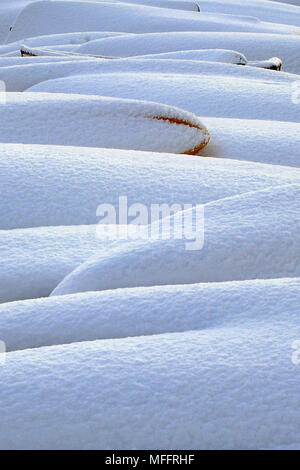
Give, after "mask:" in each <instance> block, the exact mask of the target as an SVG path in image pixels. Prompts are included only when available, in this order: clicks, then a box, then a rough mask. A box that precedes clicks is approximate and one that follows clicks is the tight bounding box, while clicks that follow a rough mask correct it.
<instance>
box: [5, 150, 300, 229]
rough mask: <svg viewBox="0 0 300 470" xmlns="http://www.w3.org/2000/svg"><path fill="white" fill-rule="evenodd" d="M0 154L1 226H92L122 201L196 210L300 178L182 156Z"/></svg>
mask: <svg viewBox="0 0 300 470" xmlns="http://www.w3.org/2000/svg"><path fill="white" fill-rule="evenodd" d="M0 155H1V158H0V187H1V193H0V223H1V226H0V228H1V229H15V228H27V227H39V226H53V225H84V224H96V223H98V221H99V218H98V217H97V216H96V210H97V207H98V205H99V204H103V203H105V204H112V205H113V206H114V207H116V208H117V207H118V204H119V197H120V196H127V198H128V206H130V205H131V204H134V203H136V202H137V201H138V202H139V203H141V204H145V205H146V206H147V208H150V205H151V204H153V203H156V204H163V203H166V204H170V205H172V204H174V203H176V204H181V205H183V204H194V205H196V204H204V203H207V202H210V201H214V200H217V199H222V198H226V197H229V196H234V195H238V194H241V193H246V192H249V191H254V190H259V189H263V188H266V187H270V186H278V185H279V184H281V185H285V184H292V183H299V179H300V171H299V170H298V169H296V168H285V167H280V166H274V165H263V164H259V163H251V162H238V161H234V160H225V159H224V160H223V159H213V158H212V159H211V158H199V157H193V156H187V155H180V156H179V155H178V156H176V155H174V154H169V155H168V154H165V155H161V154H157V153H149V152H134V151H124V150H123V151H122V150H109V149H88V148H79V147H77V148H76V149H75V147H55V146H51V147H49V146H39V145H21V144H1V145H0ZM153 195H155V196H154V197H153ZM37 197H38V204H37ZM32 208H34V210H33V209H32Z"/></svg>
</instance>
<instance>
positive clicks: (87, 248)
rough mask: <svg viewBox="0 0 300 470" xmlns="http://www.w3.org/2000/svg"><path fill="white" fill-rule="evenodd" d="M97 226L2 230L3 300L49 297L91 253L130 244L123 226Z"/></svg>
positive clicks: (0, 290) (0, 277) (0, 294)
mask: <svg viewBox="0 0 300 470" xmlns="http://www.w3.org/2000/svg"><path fill="white" fill-rule="evenodd" d="M97 228H98V227H97V226H96V225H76V226H58V227H36V228H27V229H15V230H0V303H3V302H11V301H15V300H23V299H33V298H38V297H47V296H48V295H49V294H50V293H51V291H52V290H53V289H54V288H55V287H56V286H57V284H58V283H59V282H61V281H62V280H63V279H64V277H65V276H66V275H67V274H69V273H70V272H71V271H73V270H74V269H75V268H76V267H77V266H78V265H79V264H81V263H82V262H83V261H85V260H87V259H88V258H89V257H90V256H92V255H94V254H95V253H98V254H100V253H103V252H105V251H106V250H107V249H108V248H113V247H120V246H121V244H122V243H125V242H126V243H128V240H127V238H126V237H125V236H124V237H122V228H121V227H120V226H118V232H116V227H115V226H105V227H104V226H103V227H102V228H103V230H102V231H100V230H97ZM133 229H134V226H131V231H132V230H133ZM104 230H106V231H107V232H106V233H105V231H104Z"/></svg>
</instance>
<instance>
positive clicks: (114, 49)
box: [77, 30, 300, 73]
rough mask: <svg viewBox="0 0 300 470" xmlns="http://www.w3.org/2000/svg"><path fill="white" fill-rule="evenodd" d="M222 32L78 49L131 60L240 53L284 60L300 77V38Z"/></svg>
mask: <svg viewBox="0 0 300 470" xmlns="http://www.w3.org/2000/svg"><path fill="white" fill-rule="evenodd" d="M219 31H220V30H216V31H215V32H212V31H211V32H209V31H207V32H196V31H193V32H192V31H191V32H189V31H186V32H169V33H153V34H151V35H150V34H134V35H130V36H127V37H125V36H124V37H122V38H117V37H116V38H107V39H100V40H95V41H91V42H89V43H86V44H85V45H82V46H80V47H78V49H77V52H79V53H83V52H85V53H87V54H96V55H97V54H98V55H108V56H116V57H129V56H137V55H145V54H158V53H161V52H174V51H184V50H191V49H220V48H221V49H230V50H234V51H239V52H241V53H242V54H244V55H245V56H246V57H247V59H248V60H264V59H266V58H268V57H274V56H276V57H280V58H281V59H282V60H283V70H285V71H287V72H292V73H300V66H299V60H298V51H299V45H300V37H299V35H293V36H292V35H282V34H263V35H262V34H254V33H239V34H235V33H234V32H219Z"/></svg>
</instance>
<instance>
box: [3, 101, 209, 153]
mask: <svg viewBox="0 0 300 470" xmlns="http://www.w3.org/2000/svg"><path fill="white" fill-rule="evenodd" d="M0 112H1V116H2V117H3V123H2V126H1V129H0V140H1V141H2V142H16V143H18V142H19V143H25V144H26V143H28V144H49V145H78V146H86V147H102V148H120V149H132V150H149V151H153V152H159V151H161V152H169V153H171V152H173V153H186V154H190V155H193V154H197V153H198V152H199V151H200V150H201V149H202V148H204V147H205V145H207V143H208V142H209V132H208V130H207V129H206V128H205V126H204V125H203V124H202V123H201V121H200V120H199V119H198V118H197V117H196V116H195V115H193V114H191V113H189V112H186V111H183V110H180V109H177V108H174V107H173V108H171V107H169V106H167V105H164V104H159V103H153V102H145V101H137V100H123V99H116V98H107V97H100V96H79V95H67V94H66V95H62V94H59V95H55V94H47V93H44V94H42V93H9V94H8V95H7V97H6V100H5V103H3V104H0Z"/></svg>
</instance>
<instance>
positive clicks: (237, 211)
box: [53, 185, 300, 295]
mask: <svg viewBox="0 0 300 470" xmlns="http://www.w3.org/2000/svg"><path fill="white" fill-rule="evenodd" d="M299 195H300V185H288V186H283V187H279V188H270V189H266V190H263V191H256V192H252V193H249V194H243V195H241V196H235V197H232V198H227V199H222V200H219V201H216V202H212V203H209V204H206V205H205V206H204V219H203V220H199V217H198V218H197V217H195V215H194V217H193V219H192V220H191V218H190V220H189V221H190V224H192V223H193V228H192V229H191V228H190V229H189V234H192V235H193V242H194V244H191V237H189V238H188V237H186V238H185V237H181V239H176V237H174V236H170V237H169V238H168V239H163V237H160V239H159V240H153V239H151V237H149V239H148V240H146V241H140V242H139V243H136V244H135V246H133V247H131V246H129V247H126V246H125V247H123V248H122V247H121V248H120V249H119V250H117V251H114V252H108V253H107V254H106V255H103V256H101V257H99V258H98V259H97V256H96V257H92V258H91V259H90V260H88V261H86V263H83V264H82V265H81V266H79V267H78V268H76V269H75V271H73V273H71V274H69V275H68V276H67V277H66V278H65V279H64V280H63V281H62V282H61V284H60V285H59V286H58V287H57V288H56V289H55V290H54V291H53V295H65V294H71V293H76V292H86V291H92V290H93V291H95V290H105V289H115V288H119V287H137V286H153V285H164V284H192V283H195V282H214V281H232V280H245V279H258V278H261V279H268V278H272V277H276V278H277V277H278V278H279V277H297V276H299V275H300V260H299V256H298V253H299V250H300V240H299V236H298V231H299V223H300V213H299V205H298V200H297V199H298V198H299ZM190 212H194V214H195V212H196V208H193V209H191V210H190ZM186 217H187V216H186ZM174 220H175V219H174ZM185 220H186V219H184V218H183V217H181V221H180V220H179V221H178V217H176V223H177V225H178V226H179V224H180V222H181V224H182V225H183V224H184V221H185ZM174 223H175V222H174ZM179 228H180V227H179ZM202 232H203V233H202ZM170 233H171V234H172V232H170ZM203 237H204V246H203V248H202V249H201V245H200V246H199V242H202V240H203ZM188 240H189V241H188ZM187 241H188V243H187ZM194 246H195V248H194ZM195 250H196V251H195Z"/></svg>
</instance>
